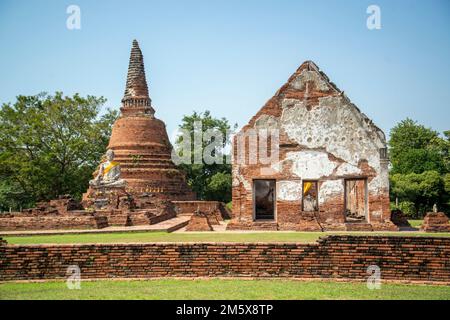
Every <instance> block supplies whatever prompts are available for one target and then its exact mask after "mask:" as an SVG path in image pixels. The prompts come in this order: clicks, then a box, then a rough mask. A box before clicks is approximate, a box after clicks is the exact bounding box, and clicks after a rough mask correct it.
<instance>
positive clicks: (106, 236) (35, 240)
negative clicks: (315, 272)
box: [4, 232, 450, 244]
mask: <svg viewBox="0 0 450 320" xmlns="http://www.w3.org/2000/svg"><path fill="white" fill-rule="evenodd" d="M331 234H351V235H390V236H417V237H421V236H427V237H429V236H439V237H450V233H423V232H385V233H383V232H365V233H364V232H352V233H349V232H347V233H346V232H340V233H339V232H253V233H252V232H250V233H226V232H204V233H200V232H199V233H190V232H180V233H166V232H133V233H130V232H124V233H102V234H66V235H35V236H24V237H22V236H20V237H9V236H7V237H4V239H5V240H7V241H8V243H10V244H64V243H120V242H300V243H310V242H315V241H316V240H317V239H319V237H324V236H326V235H331Z"/></svg>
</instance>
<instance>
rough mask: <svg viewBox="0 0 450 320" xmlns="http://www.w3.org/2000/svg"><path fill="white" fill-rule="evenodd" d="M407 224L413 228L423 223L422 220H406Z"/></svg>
mask: <svg viewBox="0 0 450 320" xmlns="http://www.w3.org/2000/svg"><path fill="white" fill-rule="evenodd" d="M408 222H409V224H410V225H411V227H413V228H420V226H421V225H422V223H423V220H408Z"/></svg>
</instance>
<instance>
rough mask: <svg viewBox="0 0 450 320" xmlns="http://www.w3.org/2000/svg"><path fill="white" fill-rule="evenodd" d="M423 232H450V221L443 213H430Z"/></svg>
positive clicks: (426, 217) (422, 229) (423, 224)
mask: <svg viewBox="0 0 450 320" xmlns="http://www.w3.org/2000/svg"><path fill="white" fill-rule="evenodd" d="M420 230H421V231H425V232H450V220H449V218H448V217H447V216H446V215H445V213H443V212H429V213H427V215H426V216H425V218H424V220H423V223H422V226H421V227H420Z"/></svg>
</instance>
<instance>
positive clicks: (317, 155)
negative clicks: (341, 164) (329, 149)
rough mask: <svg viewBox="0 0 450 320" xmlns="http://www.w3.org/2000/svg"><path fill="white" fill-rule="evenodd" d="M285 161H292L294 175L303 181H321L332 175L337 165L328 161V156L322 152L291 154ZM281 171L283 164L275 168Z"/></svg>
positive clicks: (296, 152) (297, 152)
mask: <svg viewBox="0 0 450 320" xmlns="http://www.w3.org/2000/svg"><path fill="white" fill-rule="evenodd" d="M284 161H292V173H293V174H295V175H296V176H297V177H299V178H302V179H320V178H321V177H327V176H329V175H331V174H332V173H333V171H334V169H335V168H336V163H335V162H333V161H330V159H328V154H327V153H325V152H320V151H295V152H289V153H288V154H287V155H286V158H285V159H284ZM273 168H274V169H276V170H280V169H281V164H280V163H278V164H276V165H274V166H273Z"/></svg>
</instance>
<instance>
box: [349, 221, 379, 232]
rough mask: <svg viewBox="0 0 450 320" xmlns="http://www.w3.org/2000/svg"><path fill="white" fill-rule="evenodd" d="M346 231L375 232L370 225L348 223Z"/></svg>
mask: <svg viewBox="0 0 450 320" xmlns="http://www.w3.org/2000/svg"><path fill="white" fill-rule="evenodd" d="M345 231H373V228H372V225H371V224H370V223H356V222H354V223H346V224H345Z"/></svg>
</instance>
